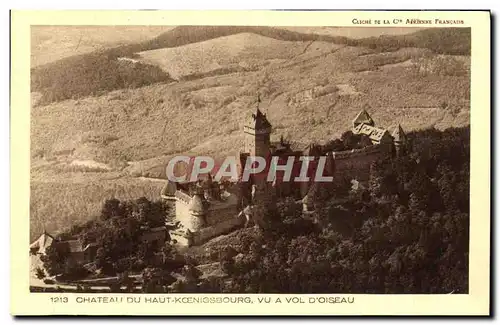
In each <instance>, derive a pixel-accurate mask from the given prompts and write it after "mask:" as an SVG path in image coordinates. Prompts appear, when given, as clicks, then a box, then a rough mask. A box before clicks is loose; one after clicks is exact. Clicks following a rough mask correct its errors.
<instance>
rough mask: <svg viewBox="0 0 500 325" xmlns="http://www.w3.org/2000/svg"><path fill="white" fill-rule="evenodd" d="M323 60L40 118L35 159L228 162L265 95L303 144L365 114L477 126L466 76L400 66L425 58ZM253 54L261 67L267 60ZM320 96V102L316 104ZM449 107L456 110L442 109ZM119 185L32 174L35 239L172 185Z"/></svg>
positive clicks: (287, 131)
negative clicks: (115, 200) (200, 158)
mask: <svg viewBox="0 0 500 325" xmlns="http://www.w3.org/2000/svg"><path fill="white" fill-rule="evenodd" d="M169 35H176V34H175V33H172V34H169ZM293 35H295V34H293ZM174 40H175V38H174ZM276 42H278V43H279V42H280V41H276ZM316 44H320V43H316ZM302 48H303V47H302ZM315 51H316V48H315V47H314V46H310V47H309V48H308V49H307V51H306V52H304V53H300V54H298V55H297V53H296V52H294V51H292V54H293V55H291V56H289V57H287V58H286V59H284V61H280V62H275V63H270V64H262V65H260V66H258V68H259V69H258V70H256V71H248V72H238V73H232V74H225V75H218V76H214V77H208V78H201V79H196V80H192V81H183V82H179V83H173V84H165V83H158V84H154V85H149V86H145V87H140V88H136V89H122V90H115V91H112V92H109V93H106V94H103V95H100V96H98V97H87V98H80V99H75V100H66V101H61V102H58V103H52V104H49V105H45V106H37V107H33V109H32V112H31V117H32V118H31V132H32V137H31V139H32V146H31V149H32V154H33V155H34V156H39V155H43V156H44V157H45V158H44V159H42V160H45V159H47V158H50V157H51V156H57V157H58V158H57V159H64V160H67V161H71V160H72V159H80V160H86V159H95V160H97V161H100V162H106V163H108V164H109V165H110V166H120V164H124V163H125V162H127V161H138V162H136V163H133V164H132V165H131V166H130V167H128V168H127V169H126V170H125V172H127V173H131V174H133V175H138V174H145V175H148V176H162V173H163V169H164V164H165V161H166V158H167V157H168V156H169V155H172V154H175V153H179V152H191V153H204V154H213V155H225V154H228V153H232V152H234V151H235V150H238V149H239V148H241V146H242V140H243V138H242V132H241V127H242V123H243V120H244V118H245V117H246V116H247V114H248V113H249V111H250V110H251V109H252V107H254V105H255V99H256V98H255V97H256V94H257V93H258V92H260V93H261V94H262V95H263V103H262V107H263V110H264V111H266V112H267V114H268V115H269V119H270V121H271V123H272V124H273V126H274V129H275V133H274V134H273V137H274V138H278V137H279V135H280V134H284V135H285V136H286V137H288V138H290V139H291V140H300V141H301V142H309V141H325V140H328V139H331V138H333V137H335V136H338V135H339V134H340V133H341V132H343V131H344V130H346V129H347V128H348V127H349V122H350V120H351V118H352V117H353V116H354V115H355V114H356V113H357V112H358V111H359V109H360V108H362V107H364V105H366V104H369V105H370V106H371V107H372V108H371V109H370V112H371V113H372V114H373V117H374V119H375V121H376V122H377V123H378V124H379V125H381V126H389V125H392V124H393V123H395V122H401V123H402V125H403V127H404V128H405V129H408V130H410V129H414V128H421V127H424V126H429V125H433V124H435V125H436V126H437V127H441V128H444V127H448V126H458V125H464V124H468V122H469V115H468V112H469V103H468V99H469V88H470V85H469V77H468V76H440V75H433V74H420V73H416V72H410V71H407V70H405V69H404V68H401V67H400V66H398V64H399V63H404V62H407V61H408V59H409V58H411V57H413V56H415V55H420V54H422V53H423V52H425V51H424V50H422V49H401V50H399V51H396V52H391V53H377V51H376V50H373V49H367V48H361V47H350V46H346V47H342V48H341V49H337V48H334V49H333V50H331V51H319V53H315ZM255 53H256V55H257V56H255V55H254V57H253V58H254V59H256V60H259V59H260V58H259V57H258V53H259V51H256V52H255ZM266 59H269V57H266ZM72 60H73V59H71V60H69V61H66V63H65V64H68V62H74V61H72ZM59 63H60V62H59ZM59 63H58V64H59ZM61 66H62V67H64V64H62V65H61ZM61 71H62V70H61ZM337 89H340V90H337ZM346 89H347V91H346ZM312 90H318V92H317V93H319V95H316V96H310V97H308V94H310V93H311V91H312ZM349 92H351V94H349ZM443 102H446V103H447V104H448V105H449V107H450V108H447V109H445V108H440V107H439V106H440V105H441V104H442V103H443ZM395 116H397V120H398V121H396V120H395ZM73 149H74V150H73ZM37 159H39V158H37ZM63 171H65V169H63ZM115 174H116V173H114V172H112V173H104V172H103V173H89V172H73V173H68V172H61V171H59V172H57V173H55V172H53V171H52V170H51V169H50V168H48V169H46V170H41V171H38V172H36V173H33V171H32V203H31V211H32V218H31V222H32V230H31V233H32V235H33V234H36V233H38V232H39V231H40V230H41V228H42V227H43V225H44V226H45V227H46V228H47V229H48V230H53V229H60V228H62V227H67V226H69V225H70V224H71V223H72V222H74V220H84V219H87V218H89V217H91V216H92V215H93V214H94V213H95V212H96V211H98V210H99V208H100V204H101V202H102V200H103V199H104V198H106V197H111V196H116V197H119V198H122V197H123V198H126V197H128V196H134V197H138V196H142V195H144V196H147V197H156V196H157V193H158V191H159V189H160V187H161V185H163V184H161V183H152V184H149V183H146V182H145V181H143V180H137V179H133V178H130V177H125V178H123V179H120V180H116V179H112V180H110V179H109V177H110V176H113V177H116V175H115ZM78 179H79V180H80V181H79V182H76V181H75V180H78ZM47 180H50V181H47ZM68 180H69V182H68ZM127 193H130V194H127Z"/></svg>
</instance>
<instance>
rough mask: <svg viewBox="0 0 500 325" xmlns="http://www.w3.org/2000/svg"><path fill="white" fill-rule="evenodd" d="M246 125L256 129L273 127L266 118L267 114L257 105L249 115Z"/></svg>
mask: <svg viewBox="0 0 500 325" xmlns="http://www.w3.org/2000/svg"><path fill="white" fill-rule="evenodd" d="M245 126H248V127H250V128H252V129H254V130H259V129H268V128H270V127H271V123H269V121H268V120H267V118H266V115H265V114H264V113H262V112H261V111H260V109H259V108H258V107H257V108H256V109H255V111H254V112H252V114H251V115H250V116H249V117H248V119H247V121H246V123H245Z"/></svg>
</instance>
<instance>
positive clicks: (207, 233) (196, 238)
mask: <svg viewBox="0 0 500 325" xmlns="http://www.w3.org/2000/svg"><path fill="white" fill-rule="evenodd" d="M244 223H245V219H244V218H241V217H238V216H237V215H234V216H225V220H224V221H221V222H219V223H217V224H214V225H212V226H209V227H205V228H202V229H201V230H200V231H198V232H197V233H195V234H193V245H199V244H202V243H204V242H205V241H207V240H209V239H211V238H214V237H217V236H220V235H224V234H227V233H229V232H231V231H233V230H234V229H236V228H239V227H241V226H242V225H243V224H244Z"/></svg>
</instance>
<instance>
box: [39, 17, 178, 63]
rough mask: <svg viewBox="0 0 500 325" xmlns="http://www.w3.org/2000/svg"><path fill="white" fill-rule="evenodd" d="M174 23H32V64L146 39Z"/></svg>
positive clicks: (169, 27)
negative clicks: (62, 24) (119, 24)
mask: <svg viewBox="0 0 500 325" xmlns="http://www.w3.org/2000/svg"><path fill="white" fill-rule="evenodd" d="M172 28H174V27H171V26H54V25H53V26H32V27H31V67H32V68H35V67H37V66H40V65H43V64H46V63H50V62H54V61H57V60H60V59H63V58H65V57H69V56H75V55H79V54H84V53H90V52H94V51H97V50H104V49H107V48H112V47H118V46H122V45H127V44H134V43H140V42H144V41H146V40H149V39H152V38H154V37H156V36H158V35H160V34H161V33H164V32H165V31H168V30H170V29H172Z"/></svg>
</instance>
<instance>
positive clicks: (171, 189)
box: [160, 180, 177, 201]
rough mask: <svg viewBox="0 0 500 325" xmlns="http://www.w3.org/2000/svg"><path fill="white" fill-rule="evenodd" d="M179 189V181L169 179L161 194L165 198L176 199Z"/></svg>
mask: <svg viewBox="0 0 500 325" xmlns="http://www.w3.org/2000/svg"><path fill="white" fill-rule="evenodd" d="M176 191H177V183H175V182H172V181H171V180H167V184H165V186H164V187H163V188H162V190H161V192H160V196H161V198H162V199H164V200H169V201H175V192H176Z"/></svg>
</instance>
